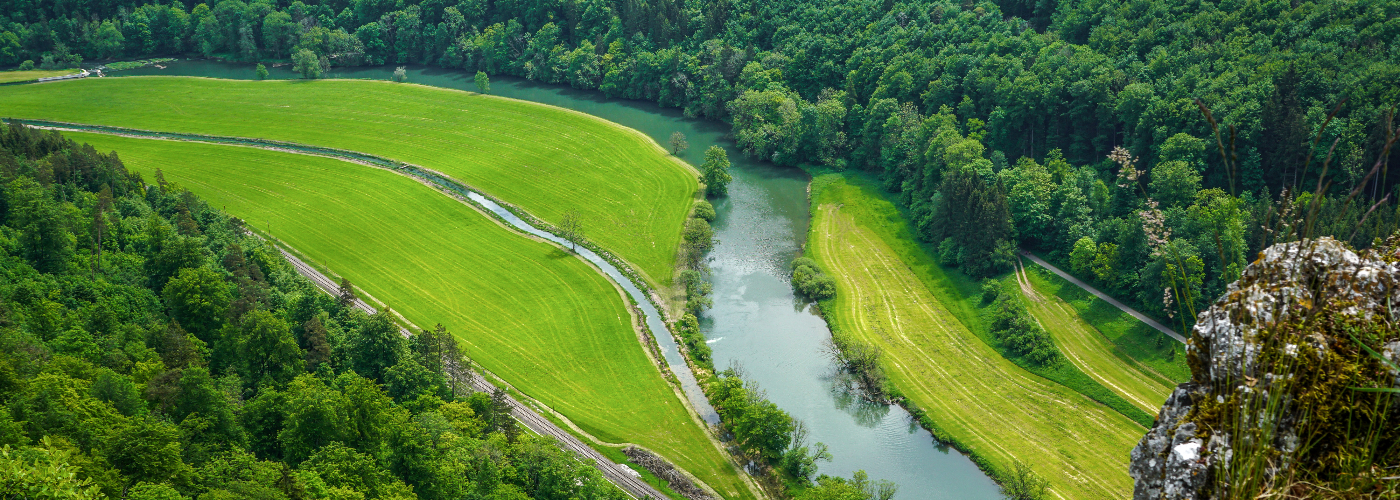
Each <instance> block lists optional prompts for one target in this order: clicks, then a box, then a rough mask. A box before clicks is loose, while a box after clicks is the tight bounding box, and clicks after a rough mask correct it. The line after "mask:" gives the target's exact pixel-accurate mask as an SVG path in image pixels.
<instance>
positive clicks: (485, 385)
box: [277, 246, 666, 499]
mask: <svg viewBox="0 0 1400 500" xmlns="http://www.w3.org/2000/svg"><path fill="white" fill-rule="evenodd" d="M277 249H278V250H279V251H281V252H282V257H285V258H286V259H287V262H290V263H292V266H293V267H295V268H296V270H297V272H298V273H300V274H301V275H302V276H305V277H306V278H307V279H309V280H311V282H312V283H315V284H316V286H317V287H320V288H321V290H324V291H325V292H326V293H329V294H331V295H332V296H334V295H337V294H339V293H340V284H339V283H336V282H335V281H334V280H331V279H330V278H328V277H326V275H324V274H321V272H320V271H317V270H316V268H314V267H311V266H309V265H307V264H306V262H303V261H302V260H301V259H299V258H297V256H295V255H292V254H291V253H290V252H288V251H287V250H286V249H284V248H282V247H280V246H279V247H278V248H277ZM354 307H355V308H356V309H359V310H361V311H364V312H365V313H367V314H374V313H375V311H376V310H375V308H374V306H371V305H369V304H368V303H366V302H365V301H364V300H362V299H360V298H358V297H356V298H355V303H354ZM399 332H400V333H402V334H403V335H404V336H405V337H407V336H408V335H410V333H409V331H408V330H407V329H405V328H400V329H399ZM472 386H473V387H474V388H475V389H476V390H478V391H481V392H487V393H489V392H491V391H494V390H495V389H496V386H493V385H491V383H490V382H487V381H486V378H485V377H480V376H477V377H472ZM506 401H507V402H508V403H510V414H511V416H513V417H515V419H516V420H519V421H520V423H522V424H525V427H526V428H529V429H530V430H531V431H534V432H535V433H536V434H539V435H541V436H549V437H552V438H554V439H555V440H557V441H558V442H559V446H560V447H561V448H564V449H566V450H571V451H573V452H574V453H577V454H578V455H579V456H582V457H584V458H587V459H589V460H592V461H593V464H594V466H596V467H597V468H598V470H600V471H602V473H603V477H604V478H606V479H607V480H608V481H611V482H612V483H613V484H615V485H617V487H618V488H620V489H622V491H624V492H626V493H627V494H628V495H631V496H632V498H639V499H642V498H652V499H663V498H666V496H665V495H662V494H661V492H659V491H657V490H656V488H653V487H652V486H651V485H649V484H647V483H645V482H643V481H642V480H641V478H640V477H639V475H637V472H636V471H634V470H632V469H631V468H629V467H627V466H625V465H619V464H617V463H614V462H613V461H612V460H608V459H607V457H604V456H603V454H601V453H598V452H597V451H596V450H594V449H593V448H590V447H588V445H585V444H583V442H582V441H580V440H579V439H578V438H576V437H574V435H573V434H569V433H568V432H566V431H564V429H561V428H559V426H557V425H554V422H550V421H549V420H548V419H546V418H544V417H542V416H540V415H539V414H538V413H535V412H534V410H531V409H530V408H528V407H526V406H525V405H522V404H520V402H519V401H516V400H515V398H513V397H510V396H509V395H507V396H506Z"/></svg>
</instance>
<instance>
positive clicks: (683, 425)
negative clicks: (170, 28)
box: [70, 133, 749, 498]
mask: <svg viewBox="0 0 1400 500" xmlns="http://www.w3.org/2000/svg"><path fill="white" fill-rule="evenodd" d="M70 137H72V138H73V139H74V140H77V141H80V142H83V141H85V142H89V143H92V144H93V145H94V147H96V148H97V149H98V150H99V151H110V150H116V151H118V152H119V154H120V156H121V158H122V160H123V162H125V163H126V165H127V167H129V168H132V169H134V170H136V171H139V172H142V173H143V174H144V175H145V176H146V178H147V179H150V178H152V176H153V172H154V170H155V168H157V167H159V168H161V169H162V170H163V171H164V173H165V176H166V178H167V179H168V180H171V181H174V182H178V183H180V184H181V185H183V186H185V187H186V188H188V189H190V190H191V191H193V192H195V193H196V194H198V195H200V196H201V197H203V198H204V199H206V200H208V202H209V203H210V204H211V205H213V206H216V207H221V208H224V209H226V210H227V211H228V212H229V213H231V214H233V215H235V216H238V217H241V218H243V219H244V220H245V221H246V222H247V223H248V224H249V225H252V226H255V227H257V228H259V229H262V230H270V233H271V234H273V235H275V236H277V237H278V238H280V239H282V240H283V241H286V242H287V243H288V244H289V245H292V246H293V247H295V248H296V249H298V250H299V251H301V252H303V253H304V254H305V255H307V256H308V257H310V258H311V259H312V260H314V261H316V262H317V263H319V264H321V265H324V266H326V267H328V268H330V269H332V270H334V271H335V272H336V273H339V274H341V275H343V276H345V277H347V278H349V279H350V280H351V281H352V282H353V283H355V284H356V285H357V286H360V287H361V288H363V289H365V290H366V291H368V292H369V293H371V294H372V295H374V296H375V297H376V298H378V299H380V300H383V301H384V302H386V303H388V304H389V305H391V306H393V307H394V308H395V310H396V311H398V312H399V313H401V314H403V315H404V316H405V317H407V318H408V319H409V320H410V321H413V322H415V323H416V324H418V325H419V326H430V325H432V324H434V323H438V322H441V323H442V324H443V325H445V326H447V327H448V329H449V330H450V331H452V332H454V333H456V334H457V335H458V336H459V337H460V338H462V339H463V340H465V345H466V347H467V349H468V352H469V354H470V356H471V357H472V358H473V359H475V360H476V361H477V362H479V363H480V364H482V365H483V366H485V367H486V368H488V369H490V370H491V371H492V372H494V373H496V374H497V375H499V376H501V377H503V378H505V379H506V380H507V381H509V382H511V383H512V384H513V385H515V386H516V387H517V388H519V389H521V390H522V391H524V392H526V393H527V394H529V395H530V396H533V397H535V398H537V399H539V400H541V401H543V402H545V403H546V404H548V405H550V406H551V407H553V408H554V409H556V410H558V411H559V412H560V413H563V414H564V415H566V416H568V417H569V418H570V419H571V420H573V421H574V422H575V423H577V424H578V425H579V426H580V427H582V428H583V429H585V430H587V431H588V432H590V433H592V434H593V435H595V436H598V437H599V438H600V439H604V440H607V441H610V442H614V443H616V442H634V443H638V444H641V445H643V446H647V447H649V448H652V449H654V450H656V451H658V452H660V453H661V454H663V455H665V456H667V457H669V458H670V459H672V460H673V461H675V462H676V463H677V464H678V465H680V466H682V467H684V468H686V469H687V470H690V471H691V472H692V473H694V474H696V475H697V476H699V477H700V478H701V479H703V480H705V481H706V482H708V483H709V484H710V485H711V486H713V487H715V488H716V489H719V490H720V491H721V492H724V493H726V494H727V495H729V496H730V497H731V498H744V497H748V496H749V494H748V491H747V489H746V488H744V486H743V485H742V484H741V482H740V480H739V478H738V477H737V475H736V474H737V473H736V471H735V470H734V469H733V468H732V467H731V466H729V464H728V463H727V462H726V460H725V458H724V457H723V456H722V455H721V454H720V452H719V451H718V450H716V449H715V447H714V446H713V445H712V444H711V443H710V442H709V440H708V439H707V437H706V436H705V435H704V432H705V431H703V430H702V429H701V428H700V427H699V425H698V424H696V423H695V422H694V421H693V420H692V419H691V418H690V417H689V416H688V415H687V413H686V410H685V408H684V407H683V406H682V403H681V402H680V400H679V399H678V398H677V396H676V395H675V393H674V392H673V391H672V389H671V388H670V387H669V385H668V384H667V383H666V382H665V381H664V380H663V379H662V378H661V376H660V373H659V372H658V371H657V369H656V368H655V367H654V366H653V365H652V364H651V362H650V361H649V360H648V358H647V357H646V354H645V353H644V352H643V350H642V347H641V345H640V344H639V343H638V341H637V336H636V333H635V331H634V330H633V328H632V326H631V320H630V318H629V316H628V314H627V309H626V307H627V306H626V305H625V304H624V303H623V299H622V297H621V296H620V295H619V293H618V292H617V290H616V288H615V287H614V286H613V285H612V284H611V283H609V282H608V281H607V280H606V279H605V278H603V277H602V276H601V275H600V274H599V273H597V272H596V271H595V270H594V269H592V268H590V267H588V266H587V264H585V263H583V262H582V261H580V260H579V259H576V258H573V257H571V256H569V255H567V254H565V253H564V252H563V251H561V250H558V249H557V248H556V247H553V246H551V245H547V244H544V243H540V242H536V241H532V240H530V239H527V238H525V237H522V236H519V235H517V234H514V233H512V232H511V231H509V230H507V229H505V228H502V227H500V226H499V225H497V224H496V223H495V222H494V221H493V220H491V219H488V218H487V217H485V216H484V215H481V214H479V213H477V212H476V211H475V210H472V209H471V208H469V207H467V206H465V205H463V204H461V203H459V202H457V201H456V200H453V199H451V198H448V197H447V196H444V195H442V194H439V193H437V192H434V191H433V190H431V189H429V188H427V187H425V186H422V185H419V184H418V183H416V182H415V181H413V180H411V179H408V178H405V177H402V176H399V175H396V174H393V173H391V172H388V171H384V170H377V169H372V168H369V167H364V166H359V165H355V164H351V163H346V162H341V161H336V160H330V159H324V158H315V157H308V156H301V155H292V154H286V153H279V152H273V151H264V150H259V149H253V148H246V147H234V146H215V145H206V144H193V143H185V142H176V141H156V140H146V139H129V138H122V137H114V136H108V135H98V134H77V133H74V134H70Z"/></svg>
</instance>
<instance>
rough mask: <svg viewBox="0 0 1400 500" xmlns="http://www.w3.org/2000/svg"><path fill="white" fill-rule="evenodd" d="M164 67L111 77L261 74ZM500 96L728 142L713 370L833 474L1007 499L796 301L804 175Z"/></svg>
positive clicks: (217, 67)
mask: <svg viewBox="0 0 1400 500" xmlns="http://www.w3.org/2000/svg"><path fill="white" fill-rule="evenodd" d="M165 66H166V67H165V68H164V69H161V68H155V67H145V68H138V69H133V70H127V71H119V72H115V73H113V76H129V75H186V76H204V77H212V78H230V79H240V80H248V79H253V78H255V75H254V72H253V68H252V67H251V66H250V65H247V64H229V63H219V62H210V61H197V60H181V61H175V62H172V63H166V64H165ZM393 69H394V68H393V67H392V66H383V67H364V68H335V69H332V70H331V71H330V72H329V74H327V75H325V76H326V77H329V78H368V79H388V78H389V76H390V75H391V74H392V72H393ZM268 70H269V72H270V78H278V79H289V78H296V77H297V75H296V74H295V73H293V72H291V71H290V69H288V67H286V66H282V67H276V68H268ZM407 73H408V81H409V82H412V83H418V84H423V85H432V86H438V87H446V88H455V89H463V90H470V91H476V90H477V89H476V85H475V83H474V82H473V80H472V76H473V74H472V73H467V72H464V71H460V70H448V69H442V68H429V67H417V66H409V67H408V69H407ZM490 91H491V92H490V93H492V94H495V95H499V96H504V97H511V98H515V99H521V100H525V101H533V102H538V103H543V104H549V105H554V106H559V107H562V108H568V109H573V110H576V111H581V112H584V113H588V114H591V115H594V116H598V117H600V118H603V119H606V120H609V121H612V122H615V123H618V124H621V125H624V126H627V127H631V128H633V129H636V130H639V131H641V132H642V133H644V134H646V135H648V136H650V137H651V138H652V139H654V140H656V142H657V143H660V144H663V145H664V144H667V142H668V141H669V138H670V136H671V134H672V133H673V132H677V131H679V132H681V133H683V134H685V136H686V139H687V141H688V142H689V143H690V148H689V149H688V150H687V151H686V152H685V153H683V154H682V155H681V157H682V158H683V159H685V160H686V161H688V162H690V163H691V164H693V165H699V164H700V163H701V161H702V157H703V155H704V151H705V149H706V148H708V147H710V146H711V145H719V146H722V147H724V148H725V149H728V150H729V153H730V156H729V158H730V161H732V162H733V166H732V168H731V170H730V173H731V174H732V175H733V177H734V180H733V182H732V183H730V185H729V196H728V197H726V198H723V199H720V200H716V202H715V211H716V212H717V214H718V217H717V218H716V220H715V224H714V229H715V235H716V237H717V238H718V239H719V243H718V244H717V245H716V246H715V249H714V250H713V251H712V252H711V253H710V256H709V259H710V261H709V263H710V267H711V268H712V270H713V276H712V277H711V278H712V281H713V284H714V307H713V308H712V309H710V310H709V311H708V312H707V313H706V315H705V317H704V318H702V328H703V330H704V333H705V337H706V338H707V339H708V342H709V343H710V347H711V348H712V349H713V350H714V359H715V366H716V367H718V368H720V369H724V368H726V367H730V366H739V367H742V369H743V370H744V372H745V373H746V374H747V377H748V378H749V379H750V380H753V381H755V382H757V383H758V385H759V386H760V387H762V388H763V389H764V390H765V391H766V392H767V394H768V398H769V399H770V400H772V401H773V402H774V403H776V404H777V405H778V406H779V407H781V408H782V409H784V410H786V411H787V412H788V413H790V414H792V416H793V417H796V418H798V419H800V420H802V421H803V422H804V423H805V424H806V426H807V428H808V430H809V431H810V433H809V441H811V442H823V443H826V445H827V446H828V447H829V449H830V451H831V454H832V455H833V460H832V461H831V462H824V463H821V464H820V470H821V472H822V473H823V474H831V475H838V476H844V477H850V475H851V473H853V472H855V471H856V470H865V471H866V472H867V473H868V474H869V475H870V477H871V479H885V480H889V481H893V482H894V483H896V484H898V485H899V493H898V494H897V495H896V498H899V499H901V500H914V499H993V498H1001V495H1000V494H999V493H998V491H997V487H996V484H995V483H993V482H992V480H991V479H989V478H988V477H987V475H986V474H984V473H982V472H981V471H980V470H979V469H978V468H977V466H976V465H975V464H973V463H972V461H971V460H969V459H968V458H967V457H966V456H964V455H962V454H961V453H959V452H957V451H956V450H951V449H949V448H947V447H944V446H940V445H938V444H937V443H936V442H935V440H934V439H933V437H932V436H931V435H930V434H929V433H928V431H925V430H923V429H922V428H920V427H919V426H918V424H917V423H916V422H915V421H914V420H913V419H912V418H910V416H909V414H908V413H907V412H905V411H904V410H903V409H902V408H900V407H898V406H883V405H872V404H869V403H866V402H864V401H863V400H861V399H860V398H859V397H857V396H856V395H854V394H852V392H851V391H850V389H849V386H848V384H846V383H845V382H844V379H843V378H842V377H841V376H840V375H839V374H838V373H837V371H836V368H835V366H834V365H833V363H832V362H831V360H830V359H828V358H827V356H826V355H825V354H824V353H823V351H822V345H823V343H824V342H825V341H826V340H827V339H829V338H830V337H831V333H830V331H829V330H827V327H826V323H825V322H824V321H823V320H822V319H821V318H820V317H819V316H817V315H816V314H814V313H813V308H812V306H811V305H810V304H805V303H803V302H801V301H800V300H798V299H797V298H796V297H794V296H793V293H792V288H791V286H790V285H789V283H788V278H787V264H788V262H790V261H791V260H792V259H793V258H794V257H796V256H797V255H798V254H799V253H800V252H801V248H802V245H803V242H805V241H806V238H807V229H808V223H809V221H810V215H809V206H808V202H807V192H806V187H807V181H808V176H807V175H806V174H805V173H804V172H802V171H801V170H799V169H795V168H785V167H778V166H775V165H772V164H770V163H768V162H760V161H754V160H750V159H747V158H744V157H743V155H742V154H739V152H738V149H737V148H736V147H735V145H734V143H733V141H732V140H729V139H727V138H726V137H725V135H726V133H727V132H728V126H726V125H725V124H723V123H720V122H716V121H709V120H699V119H690V118H686V117H684V116H683V115H682V114H681V113H680V111H679V110H676V109H666V108H660V107H658V106H657V105H656V104H654V103H651V102H645V101H631V100H622V99H610V98H608V97H606V96H604V95H603V94H602V93H600V92H597V91H583V90H576V89H572V88H569V87H564V86H559V85H549V84H542V83H537V82H531V81H528V80H522V79H518V78H511V77H502V76H493V77H492V81H491V88H490Z"/></svg>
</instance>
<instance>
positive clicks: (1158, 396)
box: [1015, 268, 1185, 415]
mask: <svg viewBox="0 0 1400 500" xmlns="http://www.w3.org/2000/svg"><path fill="white" fill-rule="evenodd" d="M1038 271H1039V269H1038V268H1037V269H1036V270H1035V271H1029V270H1028V268H1018V269H1017V272H1016V273H1015V279H1016V282H1017V284H1018V285H1019V288H1020V291H1021V293H1022V294H1023V295H1024V296H1025V298H1026V300H1025V303H1026V309H1027V310H1029V311H1030V314H1031V316H1033V317H1034V318H1035V320H1036V321H1038V322H1039V323H1040V326H1041V327H1043V328H1045V331H1047V332H1049V333H1050V335H1051V336H1052V337H1054V339H1055V347H1057V348H1058V349H1059V350H1060V353H1062V354H1064V357H1065V360H1066V361H1069V362H1070V363H1071V364H1073V365H1074V366H1075V367H1076V368H1079V370H1080V371H1082V372H1083V373H1085V374H1086V375H1088V376H1089V377H1090V378H1093V379H1094V380H1095V381H1096V382H1098V383H1099V384H1102V385H1103V386H1104V387H1106V388H1108V389H1109V390H1111V391H1113V392H1114V393H1115V394H1118V395H1119V396H1120V397H1122V398H1123V399H1125V400H1127V401H1128V402H1130V403H1132V404H1133V405H1134V406H1136V407H1138V408H1140V409H1142V410H1143V411H1145V412H1148V413H1149V414H1152V415H1155V414H1156V413H1157V412H1158V411H1159V410H1161V408H1162V402H1163V401H1166V400H1167V396H1168V395H1170V394H1171V392H1172V389H1173V388H1175V387H1176V382H1174V381H1172V380H1170V379H1168V378H1166V377H1163V376H1162V375H1160V374H1158V373H1157V372H1155V371H1154V370H1152V369H1151V368H1149V367H1147V366H1146V365H1145V364H1143V363H1141V362H1139V361H1137V360H1135V359H1133V358H1132V357H1130V356H1128V355H1126V354H1125V353H1123V351H1122V350H1121V349H1118V348H1117V346H1115V345H1114V344H1113V343H1112V342H1111V341H1109V339H1108V338H1107V337H1104V335H1103V334H1102V333H1099V330H1098V329H1096V328H1094V327H1093V326H1092V325H1090V324H1089V323H1088V322H1086V321H1084V319H1083V318H1081V317H1080V316H1079V312H1078V311H1076V310H1075V309H1074V308H1073V307H1070V305H1069V304H1066V303H1065V301H1064V300H1061V299H1060V297H1057V296H1055V295H1054V294H1052V293H1049V292H1046V291H1045V290H1047V289H1049V285H1048V284H1046V282H1045V279H1044V278H1043V277H1041V273H1040V272H1038ZM1065 284H1066V285H1069V283H1068V282H1066V283H1065ZM1069 286H1073V285H1069ZM1167 340H1168V341H1169V342H1171V343H1172V344H1177V342H1176V341H1175V340H1171V339H1167ZM1177 359H1179V360H1184V359H1185V356H1181V357H1179V358H1177ZM1182 364H1183V365H1184V364H1185V363H1184V362H1182Z"/></svg>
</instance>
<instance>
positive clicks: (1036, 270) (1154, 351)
mask: <svg viewBox="0 0 1400 500" xmlns="http://www.w3.org/2000/svg"><path fill="white" fill-rule="evenodd" d="M1026 275H1027V276H1028V277H1029V278H1030V280H1031V282H1032V283H1034V284H1035V287H1036V290H1039V291H1040V293H1041V294H1044V295H1053V296H1055V297H1057V298H1059V299H1060V300H1063V301H1064V302H1065V303H1066V304H1068V305H1069V306H1070V307H1072V308H1074V310H1075V311H1076V312H1077V313H1078V314H1079V317H1080V318H1082V319H1083V320H1084V321H1085V322H1087V323H1088V324H1089V325H1090V326H1093V327H1094V329H1096V330H1098V331H1099V333H1100V334H1101V335H1103V337H1104V338H1106V339H1108V341H1109V342H1111V343H1113V346H1114V354H1115V355H1116V356H1118V357H1120V358H1127V359H1129V360H1131V361H1132V364H1133V365H1134V366H1137V367H1139V368H1144V369H1146V370H1147V371H1148V372H1149V373H1150V374H1152V375H1154V376H1156V377H1157V378H1162V379H1166V380H1169V381H1171V383H1172V384H1179V383H1181V382H1185V381H1187V380H1189V379H1190V378H1191V368H1190V367H1187V366H1186V348H1185V346H1183V345H1182V344H1181V343H1180V342H1177V341H1176V340H1174V339H1171V338H1169V337H1167V336H1166V335H1164V334H1162V333H1161V332H1158V331H1157V330H1154V329H1153V328H1152V327H1150V326H1147V325H1146V324H1144V323H1143V322H1141V321H1138V320H1137V318H1134V317H1132V316H1129V315H1128V314H1127V313H1125V312H1123V311H1121V310H1119V309H1118V308H1116V307H1113V306H1112V305H1110V304H1109V303H1107V302H1104V301H1103V300H1102V299H1099V298H1098V297H1095V296H1093V295H1092V294H1090V293H1089V292H1086V291H1084V289H1082V288H1079V287H1077V286H1074V285H1073V284H1070V283H1069V282H1068V281H1065V280H1064V278H1061V277H1059V276H1057V275H1055V274H1054V273H1051V272H1050V271H1048V270H1046V269H1044V268H1041V267H1040V266H1039V265H1036V264H1034V263H1032V264H1031V265H1029V266H1026ZM1173 351H1175V352H1173Z"/></svg>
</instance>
